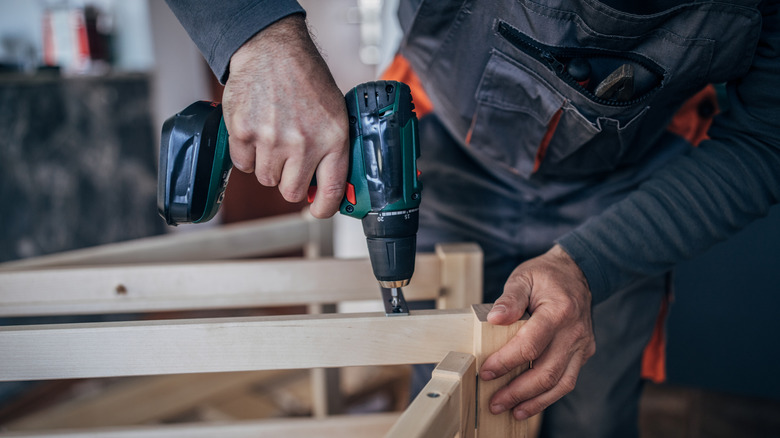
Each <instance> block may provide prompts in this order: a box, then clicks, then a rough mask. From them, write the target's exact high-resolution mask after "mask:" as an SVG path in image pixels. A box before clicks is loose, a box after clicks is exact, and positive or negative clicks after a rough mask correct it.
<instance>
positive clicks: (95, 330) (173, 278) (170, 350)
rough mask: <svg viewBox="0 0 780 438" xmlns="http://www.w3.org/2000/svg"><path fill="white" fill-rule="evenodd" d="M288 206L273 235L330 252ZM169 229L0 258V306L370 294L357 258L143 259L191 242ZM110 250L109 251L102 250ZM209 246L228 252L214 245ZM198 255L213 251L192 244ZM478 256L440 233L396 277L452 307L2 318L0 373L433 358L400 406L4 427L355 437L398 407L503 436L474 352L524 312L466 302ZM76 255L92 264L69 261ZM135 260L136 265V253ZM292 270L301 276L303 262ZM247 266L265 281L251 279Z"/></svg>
mask: <svg viewBox="0 0 780 438" xmlns="http://www.w3.org/2000/svg"><path fill="white" fill-rule="evenodd" d="M288 219H293V221H294V222H295V223H296V224H298V225H295V226H292V225H291V224H285V225H282V224H280V223H273V226H274V227H275V228H274V230H276V231H274V233H275V234H278V230H280V229H290V230H295V231H294V232H295V233H300V232H301V230H304V229H305V230H307V231H306V232H305V234H306V235H307V237H306V239H302V240H301V239H298V240H299V241H298V242H297V243H298V245H300V244H304V245H309V244H310V243H311V241H312V240H317V239H319V242H318V243H315V244H314V245H309V246H310V250H309V253H310V254H312V253H314V254H316V253H319V254H328V251H329V250H328V246H327V245H328V244H327V242H328V239H329V236H327V234H328V232H327V231H325V232H323V231H322V228H321V224H318V225H316V226H314V227H313V226H312V225H311V224H310V223H308V222H309V221H308V220H307V219H303V220H301V218H300V217H298V218H288ZM300 222H304V223H306V225H307V226H306V227H301V226H300ZM259 225H264V224H259ZM259 225H258V224H252V225H251V227H255V229H254V230H252V232H247V231H246V230H247V229H246V228H241V227H237V228H233V229H230V230H228V232H230V233H234V235H238V236H243V237H241V238H239V239H238V240H239V241H241V242H248V241H256V240H257V239H256V238H254V237H247V236H249V235H254V234H256V233H257V229H259V228H262V227H261V226H259ZM312 230H315V231H312ZM209 233H211V236H210V237H209V238H208V239H202V238H201V237H199V238H197V239H201V240H200V243H199V244H198V245H199V247H201V248H203V247H209V248H210V247H211V245H210V242H212V241H215V240H220V239H222V235H221V234H220V232H219V231H209ZM312 236H314V237H315V238H314V239H311V238H312ZM277 237H278V236H277ZM176 239H180V238H179V237H178V236H176V237H174V238H170V237H168V236H166V237H162V238H154V239H150V240H147V242H146V244H144V245H141V244H139V243H138V242H132V243H127V244H118V245H120V246H121V245H127V247H128V248H130V249H131V250H129V251H128V252H127V253H126V254H125V255H122V251H121V250H111V251H108V252H106V251H107V250H106V249H99V248H98V249H93V250H83V252H81V253H80V254H76V255H77V256H78V257H72V256H70V255H65V256H51V257H50V258H48V260H43V261H30V262H26V265H25V264H24V263H21V262H20V263H17V264H15V265H14V266H10V265H4V266H0V271H2V272H0V315H5V316H21V315H53V314H81V313H96V312H97V313H117V312H147V311H159V310H184V309H203V308H234V307H243V306H260V305H287V304H304V303H305V304H312V303H320V304H326V303H332V302H340V301H346V300H352V299H362V300H365V299H369V300H374V299H377V297H378V292H377V287H376V280H375V279H374V278H373V276H372V275H371V269H370V265H369V263H368V261H367V260H336V259H328V258H325V259H317V260H306V259H284V260H264V261H232V262H202V261H198V262H190V263H166V264H159V263H157V264H148V259H147V258H145V256H144V254H145V253H146V252H147V251H152V252H154V248H160V247H161V244H160V243H159V241H162V240H167V243H166V244H165V245H162V246H165V247H166V248H168V249H167V250H166V251H168V255H167V257H170V258H172V259H176V258H177V257H175V253H179V255H184V256H185V257H190V258H191V257H192V253H193V251H194V250H193V249H192V248H193V246H192V245H191V243H190V241H188V240H176ZM197 239H196V240H197ZM158 240H159V241H158ZM282 240H284V239H282ZM322 242H326V243H325V244H324V245H323V244H322ZM236 245H237V246H238V247H239V248H238V249H237V252H238V253H240V254H245V253H246V252H247V251H248V249H242V244H241V243H237V244H236ZM250 246H251V245H250ZM272 246H273V247H274V248H279V247H281V246H284V245H279V244H274V245H272ZM142 247H143V248H142ZM285 248H288V247H287V246H285ZM112 251H113V254H114V255H113V256H111V257H103V256H104V255H105V254H107V253H111V252H112ZM216 253H217V257H230V256H231V254H230V251H227V250H224V249H218V250H217V251H216ZM199 255H200V256H201V257H202V256H204V255H208V256H209V257H211V256H212V255H213V254H212V253H211V251H210V250H200V251H199ZM481 257H482V256H481V252H480V251H479V248H478V247H476V246H475V245H466V244H456V245H443V246H440V247H438V248H437V254H436V255H432V254H430V255H420V256H419V257H418V260H417V266H416V273H415V279H414V282H413V285H412V286H411V287H409V288H406V289H405V290H404V291H405V294H406V297H407V299H409V300H416V299H435V300H437V301H438V303H439V305H440V307H447V308H449V310H446V309H443V310H430V311H417V312H413V314H412V315H411V316H409V317H393V318H388V317H386V316H385V315H384V314H374V313H371V314H320V315H302V316H292V317H291V316H279V317H239V318H210V319H191V320H171V321H130V322H114V323H87V324H59V325H39V326H12V327H1V328H0V351H3V352H4V354H3V356H4V358H3V360H2V361H0V381H8V380H31V379H55V378H56V379H59V378H80V377H107V376H133V375H149V374H179V373H196V372H219V371H239V370H272V369H300V368H317V367H345V366H363V365H388V364H411V363H431V362H434V363H436V362H439V366H438V368H437V370H436V371H435V372H434V375H433V378H432V380H431V382H429V385H428V386H427V387H426V389H425V390H424V391H423V392H422V393H421V394H420V396H419V397H418V398H417V399H416V400H415V401H414V403H413V404H412V405H411V406H410V408H409V409H408V410H407V411H406V412H405V413H404V414H403V415H402V416H401V417H400V419H398V416H397V414H392V415H373V416H367V417H355V416H346V417H343V416H338V417H327V418H315V419H311V420H307V421H301V420H294V421H293V420H285V421H273V422H267V421H262V422H242V423H230V424H213V425H208V426H206V427H205V428H204V426H198V428H204V429H202V430H201V432H203V431H204V430H208V431H209V432H203V433H201V434H198V433H195V432H194V431H193V429H192V428H191V427H189V426H160V427H154V428H149V427H130V428H119V429H111V430H105V429H99V430H94V431H72V432H62V433H58V432H52V433H42V434H41V433H39V434H32V435H31V434H24V433H17V434H9V435H8V436H84V437H87V436H117V437H125V436H128V437H129V436H139V437H140V436H144V437H146V436H161V435H164V436H258V434H261V433H263V432H262V431H264V430H265V431H271V430H273V431H276V432H269V433H272V434H273V435H276V434H277V433H280V432H279V431H280V430H282V429H284V430H285V432H284V436H310V434H311V433H312V431H316V435H317V436H329V435H327V431H328V430H331V429H332V430H333V431H334V435H333V436H349V434H348V432H349V431H350V430H354V431H355V432H356V433H355V435H356V436H379V435H381V434H382V433H384V432H385V431H388V429H389V426H390V425H391V424H392V423H393V422H394V421H395V420H396V419H398V421H397V422H395V426H393V428H392V429H390V430H389V432H387V435H386V436H391V437H401V436H403V437H408V436H421V437H422V436H426V437H432V436H455V435H457V436H461V437H471V436H477V435H478V434H479V435H481V436H496V435H495V433H496V431H501V434H502V436H508V437H519V436H523V437H524V436H526V435H525V427H526V423H525V422H516V421H514V420H513V419H512V418H511V414H509V413H506V414H504V415H501V416H493V415H491V414H489V412H488V411H487V403H486V402H485V400H486V397H488V396H489V393H490V392H492V391H493V390H494V389H495V387H496V385H501V384H503V383H505V382H506V379H508V378H511V377H513V376H506V377H505V378H503V379H499V381H497V382H490V384H485V383H482V384H480V385H477V377H476V370H477V369H478V367H479V365H480V364H481V362H482V361H483V360H484V359H485V358H486V357H487V356H488V355H489V354H491V353H492V352H493V351H495V350H496V349H497V348H498V347H499V346H500V345H503V344H504V343H505V342H506V341H507V340H508V339H509V338H510V337H511V336H513V335H514V333H515V332H516V330H517V326H518V324H521V323H522V322H518V323H516V324H515V325H513V326H509V327H494V326H492V325H490V324H488V323H487V322H486V316H485V315H486V313H487V310H488V309H489V306H484V305H480V306H475V307H474V308H473V309H469V308H466V307H467V305H468V304H471V303H474V302H477V301H478V298H479V297H480V296H481V282H482V279H481V264H482V258H481ZM170 258H169V259H167V260H170ZM85 261H88V262H89V263H90V264H92V265H95V266H91V267H69V266H70V265H73V264H76V265H78V264H79V263H84V262H85ZM142 261H143V262H144V263H146V264H139V263H138V262H142ZM99 262H109V264H111V263H122V264H120V265H119V266H117V265H109V266H98V265H100V264H103V263H99ZM128 263H130V264H128ZM23 265H24V266H23ZM52 266H56V267H52ZM302 271H303V272H306V276H301V275H300V272H302ZM257 278H262V279H264V281H262V282H257V281H253V279H257ZM345 278H346V279H349V281H348V282H346V281H345V280H344V279H345ZM215 290H219V291H220V294H219V296H216V297H215V295H216V294H214V293H213V291H215ZM223 291H230V292H229V293H223ZM282 292H283V293H282ZM280 296H282V298H280ZM302 346H305V348H304V347H302ZM429 393H431V394H438V396H437V397H429V396H428V395H427V394H429ZM478 400H481V401H478ZM477 407H479V409H477ZM453 419H456V420H457V421H453ZM475 425H479V428H478V429H477V428H475V427H474V426H475ZM371 431H374V432H371ZM199 433H200V432H199ZM295 433H301V434H302V435H295ZM307 433H308V434H307Z"/></svg>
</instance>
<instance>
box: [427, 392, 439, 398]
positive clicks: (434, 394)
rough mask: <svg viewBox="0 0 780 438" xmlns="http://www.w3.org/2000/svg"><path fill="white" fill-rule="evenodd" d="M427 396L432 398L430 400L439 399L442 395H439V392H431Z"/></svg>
mask: <svg viewBox="0 0 780 438" xmlns="http://www.w3.org/2000/svg"><path fill="white" fill-rule="evenodd" d="M426 395H427V396H428V397H430V398H439V396H440V395H441V394H439V393H438V392H429V393H428V394H426Z"/></svg>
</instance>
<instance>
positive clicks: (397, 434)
mask: <svg viewBox="0 0 780 438" xmlns="http://www.w3.org/2000/svg"><path fill="white" fill-rule="evenodd" d="M475 377H476V368H475V361H474V356H472V355H470V354H467V353H457V352H451V353H449V354H448V355H447V356H446V357H445V358H444V360H442V361H441V362H440V363H439V365H437V366H436V369H434V371H433V374H432V376H431V380H430V381H429V382H428V384H427V385H425V387H424V388H423V390H422V391H421V392H420V394H419V395H418V396H417V397H416V398H415V399H414V401H413V402H412V404H411V405H409V408H408V409H406V411H405V412H404V413H403V415H401V418H399V419H398V421H397V422H396V423H395V425H393V428H392V429H390V431H389V432H388V433H387V435H385V437H386V438H449V437H452V436H454V435H455V434H460V436H461V437H465V436H473V429H474V416H473V415H471V416H470V420H471V423H468V420H469V416H468V411H469V410H471V411H472V412H473V406H474V402H475V400H474V398H473V391H469V390H465V391H464V390H463V387H464V386H472V387H473V386H474V385H475V384H476V380H475ZM468 394H471V395H472V397H471V398H470V399H463V398H462V397H463V396H464V395H466V396H468ZM464 412H466V413H467V414H466V416H465V417H464V416H463V413H464ZM467 423H468V424H467ZM467 429H470V430H471V435H464V433H468V432H467V431H466V430H467Z"/></svg>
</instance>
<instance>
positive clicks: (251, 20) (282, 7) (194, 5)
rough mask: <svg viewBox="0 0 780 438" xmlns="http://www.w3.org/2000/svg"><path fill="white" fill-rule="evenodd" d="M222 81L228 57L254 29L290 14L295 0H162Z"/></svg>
mask: <svg viewBox="0 0 780 438" xmlns="http://www.w3.org/2000/svg"><path fill="white" fill-rule="evenodd" d="M165 1H166V3H167V4H168V7H170V8H171V10H172V11H173V13H174V14H175V15H176V18H177V19H178V20H179V22H180V23H181V24H182V26H184V29H186V30H187V33H188V34H189V35H190V38H191V39H192V40H193V41H194V42H195V45H197V46H198V49H199V50H200V52H201V53H202V54H203V57H204V58H206V61H207V62H208V64H209V66H210V67H211V70H212V71H213V72H214V74H215V75H216V76H217V78H219V80H220V82H222V83H223V84H224V83H225V82H226V81H227V78H228V75H229V69H230V57H231V56H233V53H235V52H236V50H238V48H239V47H241V45H243V44H244V43H245V42H246V41H248V40H249V39H250V38H252V36H254V35H255V34H256V33H257V32H259V31H261V30H263V29H264V28H266V27H267V26H269V25H270V24H272V23H274V22H275V21H277V20H279V19H281V18H284V17H286V16H288V15H292V14H302V13H304V10H303V8H301V6H300V5H299V4H298V3H297V2H296V1H295V0H255V1H249V0H225V1H214V0H165Z"/></svg>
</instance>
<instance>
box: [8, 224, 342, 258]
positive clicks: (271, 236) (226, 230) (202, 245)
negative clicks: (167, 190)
mask: <svg viewBox="0 0 780 438" xmlns="http://www.w3.org/2000/svg"><path fill="white" fill-rule="evenodd" d="M161 220H162V219H161ZM312 221H318V220H317V219H314V218H311V217H310V216H309V217H308V218H307V217H306V216H304V215H301V214H298V213H295V214H289V215H283V216H276V217H273V218H264V219H258V220H254V221H247V222H240V223H237V224H232V225H224V226H219V227H212V228H204V229H203V230H198V231H188V232H182V233H175V234H166V235H162V236H154V237H148V238H143V239H135V240H131V241H127V242H119V243H113V244H108V245H101V246H96V247H91V248H84V249H79V250H74V251H67V252H62V253H57V254H52V255H46V256H41V257H35V258H30V259H23V260H15V261H11V262H5V263H0V271H9V270H21V269H39V268H50V267H62V266H75V265H112V264H127V263H154V262H173V261H179V262H184V261H202V260H216V259H226V258H239V257H249V256H259V255H268V254H278V253H280V252H283V251H289V250H293V249H297V248H302V247H304V245H305V244H307V243H308V242H309V241H310V234H309V233H310V229H311V226H312V225H311V222H312ZM324 222H325V223H329V221H328V220H324ZM323 225H324V224H323ZM330 226H331V227H332V224H330Z"/></svg>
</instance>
